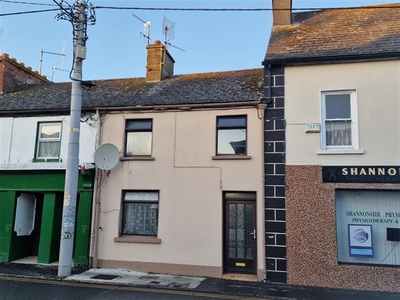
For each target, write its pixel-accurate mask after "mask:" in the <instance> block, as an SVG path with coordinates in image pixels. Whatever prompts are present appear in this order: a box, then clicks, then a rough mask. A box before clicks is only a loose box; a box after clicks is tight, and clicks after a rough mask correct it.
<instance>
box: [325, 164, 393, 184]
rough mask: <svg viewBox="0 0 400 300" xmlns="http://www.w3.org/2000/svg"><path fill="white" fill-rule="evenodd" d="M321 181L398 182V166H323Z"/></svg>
mask: <svg viewBox="0 0 400 300" xmlns="http://www.w3.org/2000/svg"><path fill="white" fill-rule="evenodd" d="M322 182H342V183H400V166H323V167H322Z"/></svg>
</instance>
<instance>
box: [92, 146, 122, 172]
mask: <svg viewBox="0 0 400 300" xmlns="http://www.w3.org/2000/svg"><path fill="white" fill-rule="evenodd" d="M118 161H119V150H118V148H117V147H116V146H115V145H113V144H103V145H101V146H100V147H99V148H97V149H96V152H95V153H94V163H95V165H96V166H97V167H98V168H99V169H101V170H107V171H109V170H111V169H112V168H114V167H115V166H116V165H117V164H118Z"/></svg>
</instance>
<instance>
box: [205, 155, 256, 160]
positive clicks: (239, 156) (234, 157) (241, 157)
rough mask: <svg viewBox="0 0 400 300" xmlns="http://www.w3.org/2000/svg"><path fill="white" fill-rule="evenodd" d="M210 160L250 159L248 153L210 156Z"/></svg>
mask: <svg viewBox="0 0 400 300" xmlns="http://www.w3.org/2000/svg"><path fill="white" fill-rule="evenodd" d="M211 159H212V160H246V159H251V156H248V155H218V156H213V157H211Z"/></svg>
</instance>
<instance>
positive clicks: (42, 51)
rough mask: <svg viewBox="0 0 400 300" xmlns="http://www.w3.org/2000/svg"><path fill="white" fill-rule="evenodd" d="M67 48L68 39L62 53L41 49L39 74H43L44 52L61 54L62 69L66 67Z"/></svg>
mask: <svg viewBox="0 0 400 300" xmlns="http://www.w3.org/2000/svg"><path fill="white" fill-rule="evenodd" d="M66 49H67V41H64V44H63V52H62V53H56V52H50V51H45V50H43V49H42V50H41V51H40V66H39V74H40V75H42V66H43V55H44V54H51V55H58V56H61V69H62V70H63V69H64V68H65V56H66V55H65V51H66Z"/></svg>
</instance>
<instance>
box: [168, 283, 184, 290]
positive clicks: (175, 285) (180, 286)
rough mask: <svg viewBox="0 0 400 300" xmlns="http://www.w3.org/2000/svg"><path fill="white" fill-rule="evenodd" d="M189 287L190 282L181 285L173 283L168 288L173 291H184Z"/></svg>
mask: <svg viewBox="0 0 400 300" xmlns="http://www.w3.org/2000/svg"><path fill="white" fill-rule="evenodd" d="M188 286H189V283H188V282H181V283H179V282H171V283H170V284H168V287H169V288H172V289H184V288H187V287H188Z"/></svg>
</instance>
